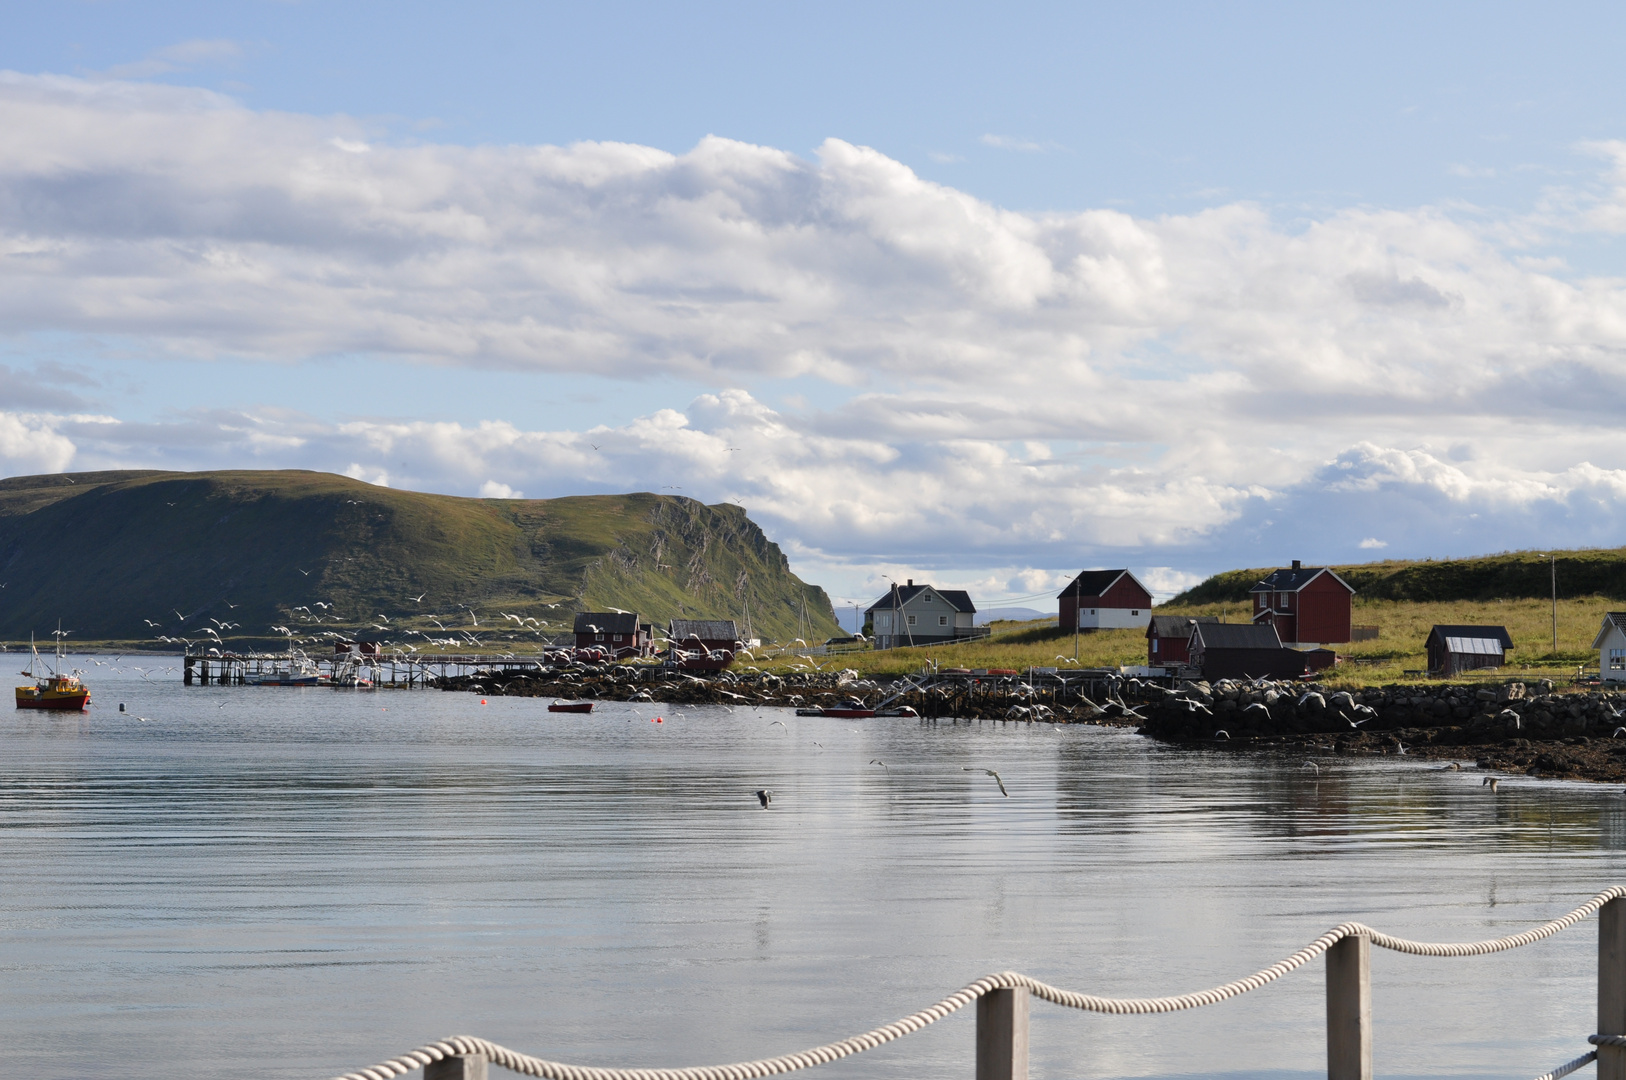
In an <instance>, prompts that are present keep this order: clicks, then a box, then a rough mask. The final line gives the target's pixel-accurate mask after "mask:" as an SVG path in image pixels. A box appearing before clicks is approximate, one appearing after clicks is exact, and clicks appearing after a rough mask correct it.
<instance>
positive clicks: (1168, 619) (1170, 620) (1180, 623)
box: [1146, 615, 1219, 638]
mask: <svg viewBox="0 0 1626 1080" xmlns="http://www.w3.org/2000/svg"><path fill="white" fill-rule="evenodd" d="M1217 622H1219V619H1217V618H1215V617H1214V616H1212V615H1198V616H1196V617H1195V618H1193V617H1192V616H1190V615H1153V616H1152V621H1151V623H1150V624H1148V625H1147V627H1146V635H1147V636H1148V637H1150V636H1151V634H1152V631H1154V630H1155V631H1157V636H1158V637H1160V638H1188V637H1190V636H1191V631H1192V629H1193V628H1194V627H1195V626H1196V625H1197V624H1198V623H1217Z"/></svg>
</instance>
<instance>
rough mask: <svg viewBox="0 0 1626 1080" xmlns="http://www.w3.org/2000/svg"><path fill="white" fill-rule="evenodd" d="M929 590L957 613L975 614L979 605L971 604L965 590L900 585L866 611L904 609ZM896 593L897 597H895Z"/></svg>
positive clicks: (969, 596)
mask: <svg viewBox="0 0 1626 1080" xmlns="http://www.w3.org/2000/svg"><path fill="white" fill-rule="evenodd" d="M927 589H931V591H932V592H934V593H936V594H937V595H938V596H941V597H942V598H943V599H944V600H945V601H947V602H948V605H949V606H950V607H952V608H953V609H954V610H955V611H966V612H971V613H973V614H974V613H975V612H976V610H977V605H976V604H973V603H972V602H971V594H970V593H968V592H966V591H965V590H964V589H939V588H937V587H935V586H932V585H899V586H897V587H896V588H895V589H889V590H888V591H887V594H886V595H885V596H883V597H881V598H880V599H879V600H877V601H875V603H873V604H871V605H870V606H869V607H868V608H866V609H865V611H866V612H868V611H886V610H889V609H891V608H895V607H902V606H903V605H905V604H907V603H908V602H909V601H911V600H913V599H914V598H915V597H917V596H919V595H920V594H921V593H923V592H925V591H926V590H927ZM894 593H896V595H893V594H894Z"/></svg>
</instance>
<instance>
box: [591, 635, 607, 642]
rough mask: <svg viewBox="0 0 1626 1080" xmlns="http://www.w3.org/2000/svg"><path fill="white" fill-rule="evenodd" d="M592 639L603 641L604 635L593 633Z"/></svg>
mask: <svg viewBox="0 0 1626 1080" xmlns="http://www.w3.org/2000/svg"><path fill="white" fill-rule="evenodd" d="M593 640H594V641H603V640H604V635H603V634H594V635H593Z"/></svg>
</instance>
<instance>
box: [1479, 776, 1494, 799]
mask: <svg viewBox="0 0 1626 1080" xmlns="http://www.w3.org/2000/svg"><path fill="white" fill-rule="evenodd" d="M1479 786H1480V787H1488V788H1490V789H1491V794H1492V795H1495V794H1496V777H1494V776H1487V777H1485V779H1483V780H1481V781H1480V782H1479Z"/></svg>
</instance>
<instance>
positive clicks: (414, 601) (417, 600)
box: [407, 591, 429, 604]
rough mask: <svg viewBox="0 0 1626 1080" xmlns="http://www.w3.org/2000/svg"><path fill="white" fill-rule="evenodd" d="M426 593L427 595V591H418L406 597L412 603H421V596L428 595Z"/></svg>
mask: <svg viewBox="0 0 1626 1080" xmlns="http://www.w3.org/2000/svg"><path fill="white" fill-rule="evenodd" d="M428 595H429V593H428V592H427V591H425V592H421V593H419V594H418V595H417V596H409V597H407V599H408V600H411V601H412V602H413V603H414V604H421V603H423V598H424V597H426V596H428Z"/></svg>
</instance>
